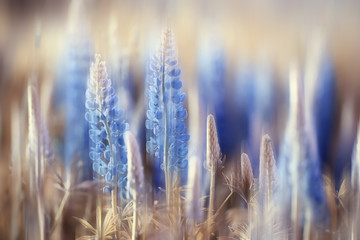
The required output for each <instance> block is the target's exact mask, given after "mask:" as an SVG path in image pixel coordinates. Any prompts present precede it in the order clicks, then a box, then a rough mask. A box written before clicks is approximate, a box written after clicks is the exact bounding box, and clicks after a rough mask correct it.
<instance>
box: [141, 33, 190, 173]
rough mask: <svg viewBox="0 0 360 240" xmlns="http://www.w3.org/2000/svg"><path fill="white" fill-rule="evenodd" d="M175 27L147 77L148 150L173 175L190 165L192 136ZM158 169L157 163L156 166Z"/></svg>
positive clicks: (167, 37) (153, 60)
mask: <svg viewBox="0 0 360 240" xmlns="http://www.w3.org/2000/svg"><path fill="white" fill-rule="evenodd" d="M172 35H173V34H172V32H171V30H166V31H165V32H164V35H163V39H162V43H161V45H160V48H159V50H158V51H157V52H156V54H154V56H153V58H152V61H151V63H150V69H149V74H148V76H147V85H148V86H147V96H148V101H149V109H148V110H147V113H146V115H147V120H146V122H145V125H146V128H147V129H148V134H147V142H146V151H147V152H148V153H149V154H150V155H151V157H152V159H153V161H154V163H155V164H156V163H160V164H161V168H162V169H163V170H165V172H169V174H170V175H172V176H175V175H174V174H176V173H178V171H179V170H181V169H186V168H187V153H188V146H187V144H188V141H189V137H190V136H189V135H188V134H186V125H185V121H186V118H187V111H186V109H185V108H184V106H183V103H184V101H185V93H183V92H182V81H181V79H180V73H181V71H180V69H179V68H178V62H177V58H176V55H175V49H174V41H173V36H172ZM154 167H155V170H156V168H157V166H154Z"/></svg>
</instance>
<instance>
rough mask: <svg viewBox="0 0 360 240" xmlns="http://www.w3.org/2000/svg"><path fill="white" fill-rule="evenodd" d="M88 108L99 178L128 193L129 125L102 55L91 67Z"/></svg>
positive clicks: (91, 150) (87, 116)
mask: <svg viewBox="0 0 360 240" xmlns="http://www.w3.org/2000/svg"><path fill="white" fill-rule="evenodd" d="M85 106H86V109H87V111H86V114H85V119H86V120H87V121H88V122H89V124H90V130H89V136H90V139H91V142H92V146H91V148H90V154H89V156H90V158H91V160H93V170H94V172H95V173H96V176H95V178H97V177H101V178H103V179H105V181H106V182H108V183H111V184H116V185H117V186H118V187H119V188H120V189H121V191H122V193H125V191H124V188H125V186H126V171H127V158H126V147H125V143H124V139H123V133H124V132H125V131H126V129H127V128H128V126H127V124H126V123H125V121H124V120H123V119H122V113H121V112H120V110H119V108H118V97H117V96H116V94H115V91H114V88H113V87H112V86H111V80H110V79H109V78H108V75H107V71H106V66H105V62H103V61H102V60H101V56H100V55H95V62H94V63H92V65H91V69H90V79H89V81H88V89H87V91H86V104H85ZM110 189H111V188H110ZM104 190H106V189H104Z"/></svg>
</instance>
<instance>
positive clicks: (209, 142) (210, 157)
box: [206, 114, 222, 234]
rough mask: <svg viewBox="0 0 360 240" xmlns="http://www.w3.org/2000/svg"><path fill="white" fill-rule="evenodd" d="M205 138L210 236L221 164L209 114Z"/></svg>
mask: <svg viewBox="0 0 360 240" xmlns="http://www.w3.org/2000/svg"><path fill="white" fill-rule="evenodd" d="M206 126H207V137H206V168H207V169H208V170H209V171H210V198H209V209H208V230H209V231H210V232H209V234H211V230H210V229H211V225H212V224H213V221H214V220H213V215H214V202H215V177H216V172H217V170H218V168H219V167H221V164H222V154H221V150H220V146H219V140H218V135H217V129H216V123H215V118H214V116H213V115H211V114H209V115H208V118H207V125H206Z"/></svg>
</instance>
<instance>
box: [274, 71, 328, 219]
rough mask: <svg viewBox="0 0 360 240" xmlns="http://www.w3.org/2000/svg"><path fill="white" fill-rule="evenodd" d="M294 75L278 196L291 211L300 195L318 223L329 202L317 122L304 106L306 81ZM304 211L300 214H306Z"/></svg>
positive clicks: (302, 202)
mask: <svg viewBox="0 0 360 240" xmlns="http://www.w3.org/2000/svg"><path fill="white" fill-rule="evenodd" d="M292 76H293V77H292V79H291V80H290V81H291V82H290V111H289V119H288V123H287V127H286V130H285V136H284V140H283V143H282V146H281V149H280V156H279V170H280V171H279V179H280V191H279V195H278V197H279V199H278V200H279V201H280V202H281V204H280V205H281V206H282V207H281V208H282V210H281V211H282V213H284V212H287V211H290V209H291V202H292V199H295V198H297V199H298V200H299V201H298V203H297V204H298V205H300V206H304V207H305V210H308V211H309V212H311V214H312V215H311V216H312V221H314V222H316V223H318V222H319V220H324V219H326V214H327V204H326V196H325V191H324V188H323V180H322V175H321V168H320V161H319V155H318V151H317V150H318V148H317V142H316V138H315V130H314V123H313V121H312V118H311V116H310V114H311V109H308V108H307V106H305V107H304V105H305V104H304V103H305V101H304V93H303V82H302V81H301V80H299V79H298V77H297V76H296V77H295V74H292ZM290 189H291V191H289V190H290ZM302 214H304V213H301V214H300V215H299V216H300V217H304V216H305V214H304V215H302ZM284 216H285V215H284Z"/></svg>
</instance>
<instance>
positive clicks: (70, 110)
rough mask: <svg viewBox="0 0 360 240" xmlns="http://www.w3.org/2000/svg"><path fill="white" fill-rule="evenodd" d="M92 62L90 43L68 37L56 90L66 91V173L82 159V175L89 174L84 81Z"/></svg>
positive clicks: (84, 39) (88, 176)
mask: <svg viewBox="0 0 360 240" xmlns="http://www.w3.org/2000/svg"><path fill="white" fill-rule="evenodd" d="M90 62H91V44H90V43H89V41H88V40H87V38H86V37H84V36H77V37H74V38H72V39H70V41H69V43H68V46H67V51H66V56H65V59H64V67H63V68H64V69H63V71H62V72H63V75H62V76H61V79H62V80H64V81H65V84H60V86H63V87H60V88H56V89H59V90H60V91H61V92H64V93H65V98H64V99H65V107H66V108H65V116H66V117H65V136H64V138H65V139H64V159H65V166H66V167H67V169H68V172H69V170H70V167H71V163H72V161H73V160H74V159H76V160H82V161H83V162H84V166H85V167H84V178H86V179H88V178H90V176H91V166H90V165H88V162H89V157H88V155H87V152H88V150H89V140H88V139H89V136H88V130H89V128H88V124H87V123H86V121H85V119H84V117H83V116H84V114H85V111H86V110H85V106H84V102H85V91H86V81H87V78H88V75H89V68H90Z"/></svg>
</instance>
